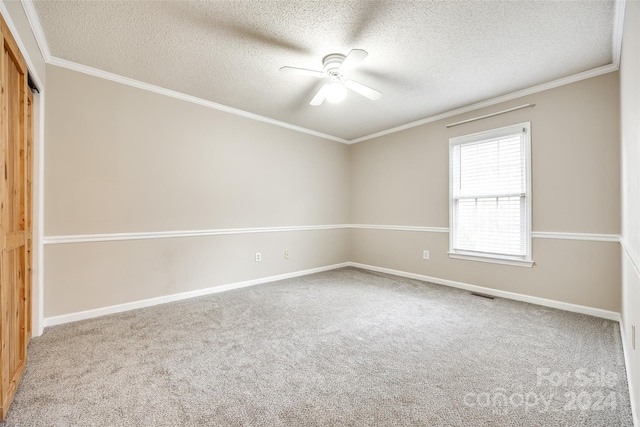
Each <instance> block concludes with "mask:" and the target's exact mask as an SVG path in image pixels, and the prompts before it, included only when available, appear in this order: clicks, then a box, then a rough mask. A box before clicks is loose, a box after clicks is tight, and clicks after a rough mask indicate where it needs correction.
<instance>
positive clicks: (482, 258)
mask: <svg viewBox="0 0 640 427" xmlns="http://www.w3.org/2000/svg"><path fill="white" fill-rule="evenodd" d="M449 258H452V259H464V260H467V261H479V262H488V263H492V264H505V265H515V266H518V267H528V268H531V267H533V261H527V260H522V259H513V258H500V257H492V256H478V255H467V254H461V253H457V252H449Z"/></svg>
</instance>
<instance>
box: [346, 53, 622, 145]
mask: <svg viewBox="0 0 640 427" xmlns="http://www.w3.org/2000/svg"><path fill="white" fill-rule="evenodd" d="M618 68H619V67H618V66H617V65H615V64H608V65H603V66H601V67H597V68H592V69H591V70H587V71H583V72H581V73H578V74H573V75H571V76H567V77H563V78H561V79H557V80H553V81H551V82H547V83H542V84H539V85H537V86H532V87H530V88H527V89H523V90H519V91H517V92H512V93H508V94H506V95H502V96H498V97H496V98H491V99H487V100H486V101H481V102H477V103H475V104H471V105H467V106H466V107H462V108H457V109H455V110H451V111H447V112H445V113H441V114H436V115H435V116H430V117H427V118H424V119H420V120H416V121H415V122H411V123H407V124H404V125H400V126H396V127H393V128H391V129H387V130H383V131H380V132H376V133H372V134H371V135H366V136H362V137H360V138H356V139H352V140H350V141H349V144H357V143H358V142H363V141H368V140H370V139H374V138H379V137H381V136H385V135H390V134H392V133H396V132H400V131H403V130H407V129H411V128H414V127H416V126H422V125H425V124H427V123H432V122H435V121H438V120H442V119H447V118H449V117H453V116H457V115H460V114H464V113H468V112H471V111H475V110H479V109H481V108H485V107H490V106H492V105H496V104H500V103H502V102H506V101H511V100H513V99H516V98H522V97H523V96H527V95H532V94H534V93H538V92H542V91H545V90H549V89H554V88H557V87H560V86H564V85H568V84H571V83H575V82H579V81H580V80H585V79H590V78H592V77H597V76H600V75H602V74H607V73H611V72H613V71H618Z"/></svg>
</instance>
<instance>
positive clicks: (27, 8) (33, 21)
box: [21, 0, 52, 63]
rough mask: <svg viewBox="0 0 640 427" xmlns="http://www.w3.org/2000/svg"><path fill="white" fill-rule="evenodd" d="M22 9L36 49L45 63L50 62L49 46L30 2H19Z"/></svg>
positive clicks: (30, 0)
mask: <svg viewBox="0 0 640 427" xmlns="http://www.w3.org/2000/svg"><path fill="white" fill-rule="evenodd" d="M21 3H22V8H23V9H24V13H25V14H26V15H27V20H28V21H29V25H31V31H33V35H34V37H35V38H36V43H38V47H39V48H40V52H41V53H42V57H43V58H44V61H45V62H46V63H49V62H50V61H51V58H52V56H51V50H49V44H48V43H47V38H46V37H45V35H44V31H43V30H42V25H41V24H40V18H38V13H37V12H36V9H35V7H34V6H33V1H32V0H21Z"/></svg>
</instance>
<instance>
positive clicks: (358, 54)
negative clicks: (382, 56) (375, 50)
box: [339, 49, 369, 71]
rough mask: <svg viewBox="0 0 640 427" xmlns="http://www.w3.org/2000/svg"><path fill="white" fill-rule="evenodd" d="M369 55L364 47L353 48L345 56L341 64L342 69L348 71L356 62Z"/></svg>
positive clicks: (340, 68)
mask: <svg viewBox="0 0 640 427" xmlns="http://www.w3.org/2000/svg"><path fill="white" fill-rule="evenodd" d="M367 55H369V54H368V53H367V51H366V50H362V49H352V50H351V52H349V54H348V55H347V57H346V58H344V61H342V64H340V67H339V70H340V71H348V70H350V69H352V68H353V66H354V65H355V64H357V63H358V62H360V61H362V60H363V59H364V58H366V57H367Z"/></svg>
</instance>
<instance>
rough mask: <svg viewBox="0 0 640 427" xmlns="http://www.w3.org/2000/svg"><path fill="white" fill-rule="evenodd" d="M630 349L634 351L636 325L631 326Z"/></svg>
mask: <svg viewBox="0 0 640 427" xmlns="http://www.w3.org/2000/svg"><path fill="white" fill-rule="evenodd" d="M631 348H633V349H634V350H635V349H636V324H635V323H632V324H631Z"/></svg>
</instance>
